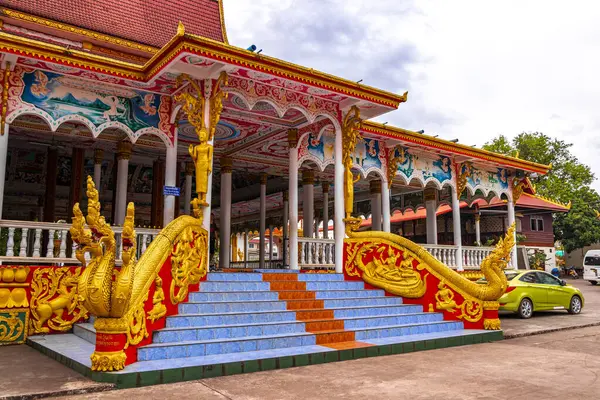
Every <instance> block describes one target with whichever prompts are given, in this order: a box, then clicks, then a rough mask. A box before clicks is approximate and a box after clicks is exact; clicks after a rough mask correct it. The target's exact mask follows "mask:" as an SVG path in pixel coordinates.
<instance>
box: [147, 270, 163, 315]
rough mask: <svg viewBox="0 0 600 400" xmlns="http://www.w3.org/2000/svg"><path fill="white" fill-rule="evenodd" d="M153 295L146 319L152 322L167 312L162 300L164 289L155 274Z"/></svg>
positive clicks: (160, 280)
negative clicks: (150, 308)
mask: <svg viewBox="0 0 600 400" xmlns="http://www.w3.org/2000/svg"><path fill="white" fill-rule="evenodd" d="M154 285H155V286H154V295H153V296H152V304H153V306H152V310H150V311H149V312H148V319H149V320H150V321H152V322H155V321H156V320H158V319H160V318H162V317H164V316H165V315H166V314H167V307H165V305H164V303H163V301H164V300H165V291H164V290H163V287H162V279H160V276H157V277H156V279H155V280H154Z"/></svg>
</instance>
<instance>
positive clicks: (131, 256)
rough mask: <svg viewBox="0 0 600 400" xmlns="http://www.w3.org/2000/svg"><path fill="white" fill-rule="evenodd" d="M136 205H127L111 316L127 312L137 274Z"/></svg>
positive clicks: (113, 289) (112, 296)
mask: <svg viewBox="0 0 600 400" xmlns="http://www.w3.org/2000/svg"><path fill="white" fill-rule="evenodd" d="M134 220H135V206H134V205H133V203H129V204H128V205H127V213H126V214H125V221H124V222H123V233H122V234H121V241H122V245H123V246H122V248H123V250H122V251H121V260H122V264H121V271H120V272H119V274H118V278H117V279H116V280H115V282H114V284H113V288H112V295H111V309H110V316H111V317H117V318H118V317H121V316H123V315H124V314H125V311H126V310H127V308H128V306H129V300H130V295H131V288H132V286H133V277H134V274H135V265H136V257H135V252H136V250H137V242H136V237H137V235H136V233H135V229H133V227H134Z"/></svg>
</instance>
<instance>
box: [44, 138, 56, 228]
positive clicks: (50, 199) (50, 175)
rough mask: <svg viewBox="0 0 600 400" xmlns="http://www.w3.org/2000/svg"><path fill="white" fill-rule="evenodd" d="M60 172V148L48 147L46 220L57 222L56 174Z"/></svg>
mask: <svg viewBox="0 0 600 400" xmlns="http://www.w3.org/2000/svg"><path fill="white" fill-rule="evenodd" d="M57 172H58V150H57V149H56V148H55V147H48V152H47V154H46V190H45V197H46V198H45V201H44V222H55V221H54V219H55V216H56V215H55V204H56V175H57Z"/></svg>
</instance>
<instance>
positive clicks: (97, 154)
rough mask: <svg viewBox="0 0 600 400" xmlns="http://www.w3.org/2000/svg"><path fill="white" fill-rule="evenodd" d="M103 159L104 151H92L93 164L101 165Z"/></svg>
mask: <svg viewBox="0 0 600 400" xmlns="http://www.w3.org/2000/svg"><path fill="white" fill-rule="evenodd" d="M103 159H104V150H102V149H95V150H94V164H102V160H103Z"/></svg>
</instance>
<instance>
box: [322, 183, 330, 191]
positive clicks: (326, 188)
mask: <svg viewBox="0 0 600 400" xmlns="http://www.w3.org/2000/svg"><path fill="white" fill-rule="evenodd" d="M321 188H322V189H323V193H329V182H321Z"/></svg>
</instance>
